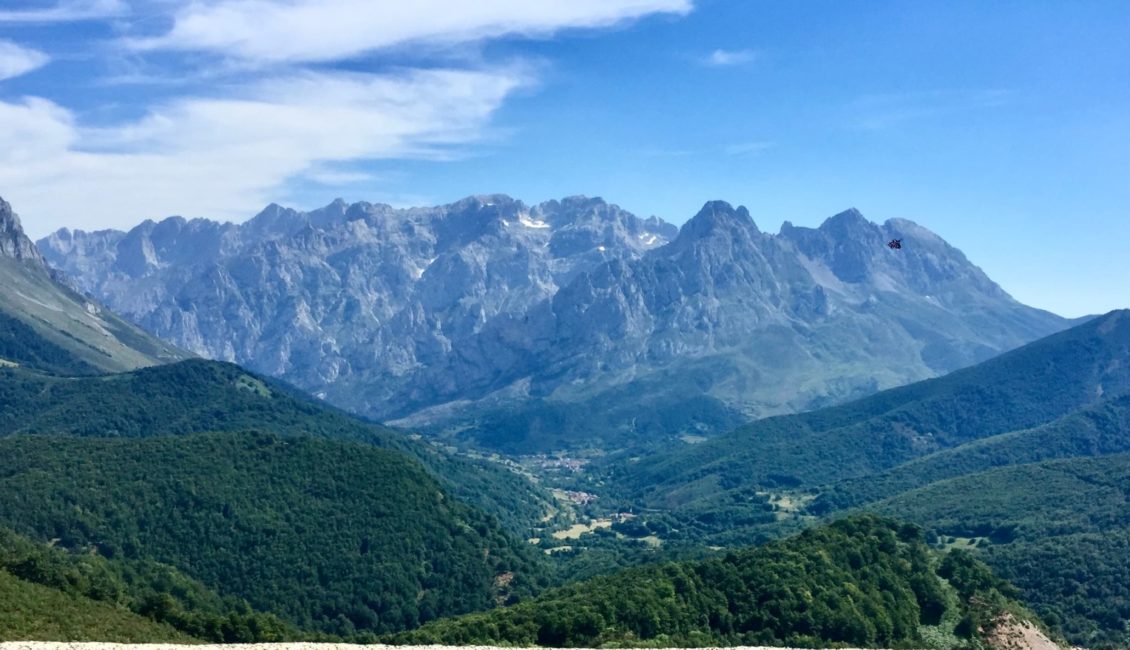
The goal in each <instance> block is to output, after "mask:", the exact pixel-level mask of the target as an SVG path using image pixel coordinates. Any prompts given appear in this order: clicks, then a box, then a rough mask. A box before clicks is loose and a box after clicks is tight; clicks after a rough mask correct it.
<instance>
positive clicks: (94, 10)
mask: <svg viewBox="0 0 1130 650" xmlns="http://www.w3.org/2000/svg"><path fill="white" fill-rule="evenodd" d="M128 12H129V6H128V5H126V3H125V2H124V0H65V1H62V2H59V3H57V4H54V5H51V6H48V7H34V6H27V7H20V8H14V9H0V23H59V22H70V21H78V20H100V19H104V18H113V17H116V16H122V15H124V14H126V13H128Z"/></svg>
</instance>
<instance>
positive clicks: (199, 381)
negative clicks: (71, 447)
mask: <svg viewBox="0 0 1130 650" xmlns="http://www.w3.org/2000/svg"><path fill="white" fill-rule="evenodd" d="M252 428H253V429H260V430H263V431H269V432H273V433H279V434H284V435H312V436H317V437H325V438H335V439H344V440H356V441H362V442H366V443H369V444H372V445H376V446H379V447H384V448H389V449H396V450H398V451H401V452H404V453H406V454H408V455H410V456H412V457H414V458H416V459H417V460H419V461H420V462H422V463H423V464H424V465H425V466H426V467H427V468H428V469H429V470H430V471H431V473H432V475H433V476H434V477H435V478H436V479H437V480H439V481H441V482H442V483H443V484H444V486H445V487H446V488H447V489H448V490H450V491H451V492H452V494H453V495H454V496H456V497H458V498H460V499H462V500H464V501H466V502H467V503H470V504H473V505H476V506H478V507H480V508H483V509H484V510H486V511H487V512H489V513H491V514H493V515H495V516H496V517H498V518H499V520H500V521H502V522H503V523H504V525H506V526H507V528H508V529H510V530H512V531H515V532H516V533H519V534H524V533H525V531H526V530H528V529H529V527H530V526H532V525H534V524H535V523H537V522H539V521H540V519H541V518H542V516H543V515H544V514H545V511H546V501H547V498H548V497H546V496H545V495H544V493H543V492H542V491H541V490H539V489H537V488H536V487H535V486H534V485H533V484H531V483H530V482H529V481H528V480H526V479H525V478H524V477H522V476H519V475H517V474H515V473H514V472H512V471H510V470H508V469H506V468H504V467H502V466H500V465H497V464H494V463H489V462H484V461H477V460H473V459H469V458H465V457H459V456H455V455H453V454H450V453H445V452H443V451H441V450H439V449H437V448H435V447H432V446H430V445H427V444H424V443H422V442H417V441H414V440H411V439H410V438H409V437H408V436H407V435H406V434H404V433H402V432H397V431H392V430H390V429H387V428H385V427H382V426H379V425H376V424H372V423H369V422H365V421H363V420H360V419H359V418H357V417H355V416H352V415H349V414H347V413H345V412H343V411H340V410H338V409H336V408H334V407H331V406H328V405H326V404H324V403H322V402H318V401H317V400H314V399H313V398H311V397H309V396H306V395H304V394H302V393H300V392H299V391H297V390H295V389H293V388H290V387H289V386H286V385H285V384H282V383H281V382H278V381H275V380H271V379H266V378H263V377H259V376H256V375H254V374H252V373H249V372H247V371H245V370H243V369H242V368H240V367H238V366H236V365H233V364H227V363H219V362H213V361H204V360H189V361H183V362H180V363H175V364H169V365H165V366H157V367H153V368H145V369H141V370H138V371H134V372H130V373H122V374H116V375H107V376H101V377H89V378H87V377H83V378H73V377H71V378H64V377H53V376H47V375H44V374H42V373H37V372H31V371H27V370H23V369H19V368H0V435H5V434H12V433H37V434H40V433H52V434H71V435H79V436H97V437H146V436H155V435H182V434H187V433H193V432H203V431H239V430H244V429H252Z"/></svg>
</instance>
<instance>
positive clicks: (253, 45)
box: [132, 0, 692, 62]
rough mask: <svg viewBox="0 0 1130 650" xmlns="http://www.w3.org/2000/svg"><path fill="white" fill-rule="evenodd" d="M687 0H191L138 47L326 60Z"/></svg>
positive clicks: (598, 23) (560, 25) (549, 26)
mask: <svg viewBox="0 0 1130 650" xmlns="http://www.w3.org/2000/svg"><path fill="white" fill-rule="evenodd" d="M691 8H692V0H476V1H474V2H467V1H466V0H409V1H406V2H397V3H393V2H374V1H373V0H287V1H280V0H212V1H210V2H191V3H189V4H187V5H186V6H184V7H183V8H181V9H180V10H179V11H177V12H176V14H175V21H174V23H173V27H172V29H171V30H170V31H169V32H168V33H166V34H164V35H162V36H158V37H155V38H149V39H142V40H135V41H132V45H133V46H134V47H136V48H139V49H173V50H191V51H202V52H212V53H216V54H219V55H222V56H232V57H236V58H240V59H244V60H248V61H256V62H298V61H331V60H339V59H343V58H349V57H352V56H356V55H358V54H362V53H364V52H368V51H372V50H377V49H381V48H387V47H391V46H395V45H402V44H409V43H420V42H427V43H440V44H453V43H466V42H472V41H478V40H482V39H485V38H494V37H500V36H506V35H523V36H545V35H549V34H553V33H554V32H557V31H559V30H562V29H568V28H592V27H605V26H610V25H615V24H617V23H620V22H622V21H625V20H631V19H634V18H639V17H642V16H645V15H648V14H653V13H674V14H685V13H687V12H689V11H690V10H691Z"/></svg>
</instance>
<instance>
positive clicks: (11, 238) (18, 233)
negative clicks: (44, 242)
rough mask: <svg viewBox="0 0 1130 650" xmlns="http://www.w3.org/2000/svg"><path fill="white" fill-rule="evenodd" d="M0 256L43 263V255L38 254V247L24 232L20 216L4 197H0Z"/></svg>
mask: <svg viewBox="0 0 1130 650" xmlns="http://www.w3.org/2000/svg"><path fill="white" fill-rule="evenodd" d="M0 257H10V258H12V259H16V260H20V261H21V262H30V263H32V264H36V265H40V266H42V265H43V256H42V255H40V254H39V249H37V248H36V247H35V244H33V243H32V241H31V240H30V239H28V237H27V235H25V234H24V229H23V227H22V226H21V225H20V218H19V217H18V216H17V215H16V213H15V212H13V211H12V206H11V205H10V204H9V203H8V202H7V201H5V200H4V199H0Z"/></svg>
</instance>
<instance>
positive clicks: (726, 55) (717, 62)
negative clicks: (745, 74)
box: [702, 50, 757, 67]
mask: <svg viewBox="0 0 1130 650" xmlns="http://www.w3.org/2000/svg"><path fill="white" fill-rule="evenodd" d="M756 59H757V52H754V51H753V50H714V51H713V52H711V53H710V56H707V57H706V58H705V59H703V61H702V62H703V63H705V64H706V65H710V66H716V67H723V66H731V65H741V64H743V63H751V62H752V61H754V60H756Z"/></svg>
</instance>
